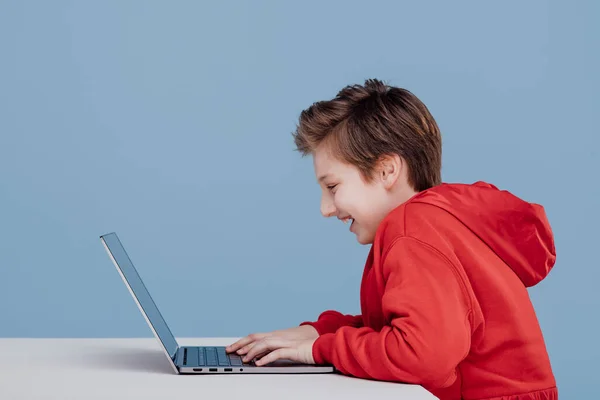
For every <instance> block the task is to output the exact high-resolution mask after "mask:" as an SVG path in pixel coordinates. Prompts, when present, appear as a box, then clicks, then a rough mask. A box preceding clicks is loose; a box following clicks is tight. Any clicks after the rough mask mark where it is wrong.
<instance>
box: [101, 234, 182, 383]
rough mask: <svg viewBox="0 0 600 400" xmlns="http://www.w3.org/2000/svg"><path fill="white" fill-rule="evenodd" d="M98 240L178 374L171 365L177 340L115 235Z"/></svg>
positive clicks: (108, 235)
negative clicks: (100, 241)
mask: <svg viewBox="0 0 600 400" xmlns="http://www.w3.org/2000/svg"><path fill="white" fill-rule="evenodd" d="M100 240H102V244H103V245H104V248H105V249H106V251H107V252H108V255H109V256H110V258H111V259H112V261H113V264H114V265H115V267H117V271H119V274H120V275H121V278H123V281H124V282H125V285H126V286H127V287H128V288H129V292H130V293H131V295H132V296H133V299H134V300H135V302H136V304H137V305H138V307H139V309H140V311H141V312H142V314H143V315H144V318H145V319H146V322H147V323H148V325H149V326H150V329H152V332H153V333H154V336H156V338H157V339H158V340H159V341H160V343H161V344H162V345H163V348H164V350H165V352H166V353H167V355H168V356H169V359H170V360H171V364H172V366H173V368H175V371H176V372H178V371H177V368H176V367H175V364H174V363H173V360H174V359H175V354H176V353H177V350H178V348H179V345H178V344H177V340H175V337H174V336H173V334H172V333H171V330H170V329H169V327H168V326H167V323H166V322H165V320H164V318H163V317H162V315H161V314H160V311H158V307H156V304H155V303H154V300H152V297H150V293H148V289H146V286H145V285H144V282H142V278H140V276H139V274H138V273H137V271H136V269H135V267H134V266H133V263H132V262H131V260H130V259H129V256H128V255H127V252H126V251H125V249H124V248H123V245H122V244H121V241H120V240H119V238H118V237H117V234H116V233H114V232H113V233H108V234H106V235H102V236H100Z"/></svg>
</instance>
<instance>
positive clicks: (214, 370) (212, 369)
mask: <svg viewBox="0 0 600 400" xmlns="http://www.w3.org/2000/svg"><path fill="white" fill-rule="evenodd" d="M217 370H218V369H217V368H209V369H208V371H209V372H217Z"/></svg>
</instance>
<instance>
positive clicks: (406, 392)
mask: <svg viewBox="0 0 600 400" xmlns="http://www.w3.org/2000/svg"><path fill="white" fill-rule="evenodd" d="M233 341H234V339H222V338H220V339H181V340H179V343H180V344H181V345H198V346H223V345H227V344H230V343H233ZM178 398H180V399H182V400H183V399H185V400H187V399H234V398H238V399H261V400H265V399H277V400H280V399H302V400H308V399H334V398H342V399H373V398H381V399H411V400H430V399H435V397H434V396H432V395H431V394H430V393H429V392H427V391H426V390H425V389H423V388H422V387H421V386H416V385H404V384H398V383H388V382H376V381H370V380H364V379H357V378H351V377H346V376H342V375H340V374H323V375H321V374H318V375H177V374H175V373H174V372H173V370H172V369H171V367H170V366H169V363H168V361H167V359H166V358H165V355H164V353H163V352H162V351H161V349H160V347H159V344H158V343H157V341H156V340H155V339H0V399H2V400H20V399H27V400H35V399H57V400H59V399H60V400H69V399H76V400H84V399H102V400H106V399H111V400H117V399H144V400H149V399H161V400H163V399H178Z"/></svg>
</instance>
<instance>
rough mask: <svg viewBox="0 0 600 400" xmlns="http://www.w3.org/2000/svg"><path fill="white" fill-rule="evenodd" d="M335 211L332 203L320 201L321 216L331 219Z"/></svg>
mask: <svg viewBox="0 0 600 400" xmlns="http://www.w3.org/2000/svg"><path fill="white" fill-rule="evenodd" d="M335 211H336V210H335V206H334V205H333V203H332V202H325V201H321V214H323V216H324V217H326V218H328V217H333V216H334V215H335Z"/></svg>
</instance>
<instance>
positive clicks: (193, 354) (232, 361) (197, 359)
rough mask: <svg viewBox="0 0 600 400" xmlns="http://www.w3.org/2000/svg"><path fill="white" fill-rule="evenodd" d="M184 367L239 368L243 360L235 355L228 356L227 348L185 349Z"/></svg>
mask: <svg viewBox="0 0 600 400" xmlns="http://www.w3.org/2000/svg"><path fill="white" fill-rule="evenodd" d="M183 365H185V366H189V367H205V366H206V367H239V366H242V365H243V362H242V358H241V357H240V356H238V355H237V354H235V353H232V354H227V352H226V351H225V347H185V348H184V349H183Z"/></svg>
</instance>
